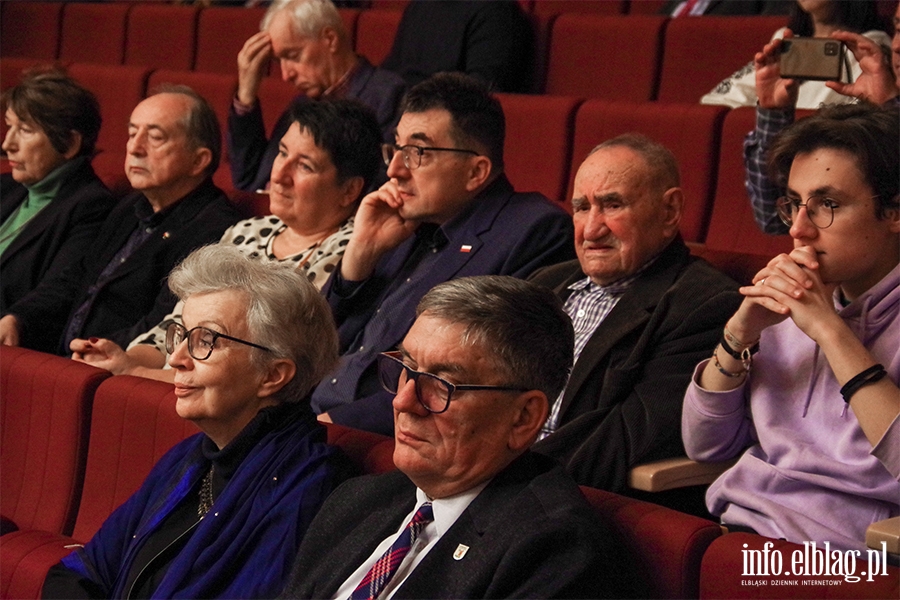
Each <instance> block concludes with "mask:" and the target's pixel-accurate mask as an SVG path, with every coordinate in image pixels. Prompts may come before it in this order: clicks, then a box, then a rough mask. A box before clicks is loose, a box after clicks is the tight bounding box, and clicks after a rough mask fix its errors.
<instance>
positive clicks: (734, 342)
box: [722, 327, 759, 348]
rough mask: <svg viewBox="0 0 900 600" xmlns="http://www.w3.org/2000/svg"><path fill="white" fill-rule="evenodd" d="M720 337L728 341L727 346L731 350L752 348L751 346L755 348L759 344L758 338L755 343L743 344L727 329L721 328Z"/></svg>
mask: <svg viewBox="0 0 900 600" xmlns="http://www.w3.org/2000/svg"><path fill="white" fill-rule="evenodd" d="M722 337H724V338H725V339H726V340H728V344H729V346H730V347H731V348H747V347H752V346H756V345H757V344H759V338H756V341H753V342H750V343H749V344H745V343H744V342H742V341H741V340H739V339H737V337H736V336H735V335H734V334H733V333H731V332H730V331H728V328H727V327H725V328H723V330H722Z"/></svg>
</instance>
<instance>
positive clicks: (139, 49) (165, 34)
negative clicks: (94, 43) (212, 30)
mask: <svg viewBox="0 0 900 600" xmlns="http://www.w3.org/2000/svg"><path fill="white" fill-rule="evenodd" d="M199 13H200V10H199V7H198V6H177V5H171V4H163V3H161V2H148V3H140V4H136V5H135V6H133V7H132V8H131V10H130V11H129V12H128V30H127V32H128V34H127V36H126V38H125V64H126V65H142V66H149V67H156V68H158V69H180V70H183V71H188V70H190V69H193V68H194V45H195V42H196V38H197V17H198V15H199ZM236 56H237V55H235V57H236ZM235 68H237V67H235Z"/></svg>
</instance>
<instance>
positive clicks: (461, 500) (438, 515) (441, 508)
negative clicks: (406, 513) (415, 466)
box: [413, 479, 490, 536]
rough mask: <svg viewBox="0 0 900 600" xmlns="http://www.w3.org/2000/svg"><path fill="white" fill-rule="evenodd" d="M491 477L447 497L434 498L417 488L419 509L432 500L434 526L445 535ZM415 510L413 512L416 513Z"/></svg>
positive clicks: (439, 532)
mask: <svg viewBox="0 0 900 600" xmlns="http://www.w3.org/2000/svg"><path fill="white" fill-rule="evenodd" d="M488 483H490V479H489V480H487V481H485V482H484V483H480V484H478V485H476V486H475V487H473V488H471V489H469V490H466V491H465V492H461V493H459V494H456V495H453V496H448V497H447V498H438V499H436V500H432V499H431V498H429V497H428V495H427V494H426V493H425V492H423V491H422V490H421V489H419V488H416V508H415V510H418V509H419V507H420V506H422V504H424V503H425V502H431V509H432V512H433V513H434V526H435V527H436V528H437V532H438V535H439V536H442V535H444V534H445V533H446V532H447V530H448V529H450V528H451V527H452V526H453V524H454V523H455V522H456V520H457V519H458V518H459V516H460V515H461V514H463V512H464V511H465V510H466V509H467V508H468V507H469V504H471V503H472V500H474V499H475V498H477V497H478V494H480V493H481V491H482V490H483V489H484V488H485V487H487V484H488ZM415 510H414V511H413V513H414V514H415Z"/></svg>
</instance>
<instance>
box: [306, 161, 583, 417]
mask: <svg viewBox="0 0 900 600" xmlns="http://www.w3.org/2000/svg"><path fill="white" fill-rule="evenodd" d="M441 231H442V232H443V233H444V235H445V236H446V238H447V240H448V241H447V243H446V244H445V245H443V246H442V247H441V248H440V249H439V250H437V251H436V252H435V253H433V254H432V253H430V252H429V253H428V254H427V256H425V257H423V258H421V259H419V258H415V257H412V256H411V254H412V253H413V252H414V250H415V246H416V242H417V237H418V236H412V237H411V238H410V239H408V240H406V241H405V242H403V243H402V244H400V245H399V246H397V248H395V249H394V250H392V251H390V252H389V253H388V254H386V255H385V256H384V257H382V259H381V260H380V261H379V263H378V265H377V266H376V267H375V271H374V272H373V273H372V275H371V276H370V277H369V278H368V279H367V280H366V281H365V282H364V283H363V284H362V285H361V286H359V287H358V288H357V289H355V290H354V291H353V292H352V293H351V294H349V295H342V294H341V293H339V292H338V291H337V290H336V289H335V288H336V287H337V286H335V285H334V279H335V276H334V275H332V278H331V279H330V280H329V281H328V283H326V284H325V287H324V288H322V293H323V294H324V295H325V297H326V299H327V300H328V302H329V304H331V308H332V312H333V313H334V316H335V321H336V322H337V324H338V333H339V334H340V342H341V352H342V354H343V355H342V356H341V362H340V364H339V365H338V367H337V369H336V370H335V371H334V372H333V373H331V374H330V375H329V376H327V377H326V378H325V379H323V380H322V383H320V384H319V385H318V387H316V389H315V390H314V391H313V396H312V407H313V410H315V411H316V412H320V413H321V412H328V414H329V416H331V418H332V420H334V422H335V423H341V424H342V425H348V426H350V427H356V428H359V429H366V430H369V431H374V432H376V433H384V434H387V435H391V434H392V432H393V411H392V409H391V399H392V398H393V395H392V394H388V393H387V392H385V391H384V390H382V389H381V384H380V383H379V382H378V376H377V373H376V368H375V362H376V359H377V358H378V353H379V352H384V351H386V350H392V349H394V348H395V347H396V346H397V344H398V343H400V342H401V341H402V340H403V336H405V335H406V332H407V331H409V328H410V327H412V324H413V322H414V321H415V319H416V305H417V304H418V303H419V300H420V299H421V298H422V296H424V295H425V293H426V292H428V290H430V289H431V288H433V287H434V286H436V285H437V284H439V283H443V282H445V281H449V280H451V279H456V278H458V277H469V276H473V275H511V276H513V277H522V278H524V277H527V276H528V275H530V274H531V273H532V272H533V271H534V270H536V269H537V268H539V267H543V266H546V265H552V264H554V263H557V262H562V261H565V260H569V259H570V258H574V256H575V245H574V242H573V236H574V233H573V228H572V218H571V217H570V216H569V215H567V214H566V213H565V212H564V211H563V210H562V209H561V208H559V207H558V206H555V205H553V204H552V203H550V201H548V200H547V199H546V198H544V197H543V196H541V195H540V194H534V193H532V194H519V193H516V192H514V191H513V188H512V185H510V183H509V181H508V180H507V179H506V177H505V176H501V177H500V178H499V179H497V180H496V181H494V182H493V183H491V184H490V185H489V186H488V187H487V188H485V189H484V190H483V191H482V192H481V193H480V194H479V195H478V196H477V197H475V199H474V200H472V202H471V204H470V205H469V207H468V208H466V209H465V210H464V211H463V213H462V214H460V215H457V217H455V218H454V219H453V220H451V221H450V222H448V223H446V224H444V225H443V226H442V227H441ZM335 273H336V274H337V273H339V270H338V269H335ZM342 291H343V290H342Z"/></svg>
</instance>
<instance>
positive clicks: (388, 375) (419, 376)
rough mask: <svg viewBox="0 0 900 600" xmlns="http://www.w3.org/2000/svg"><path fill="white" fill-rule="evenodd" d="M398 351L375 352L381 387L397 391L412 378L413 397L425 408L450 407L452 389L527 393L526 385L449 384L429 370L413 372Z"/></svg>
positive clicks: (436, 410)
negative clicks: (522, 386) (414, 388)
mask: <svg viewBox="0 0 900 600" xmlns="http://www.w3.org/2000/svg"><path fill="white" fill-rule="evenodd" d="M401 356H402V355H401V354H400V353H399V352H382V353H381V354H380V355H378V374H379V376H380V378H381V387H383V388H384V389H385V390H386V391H388V392H390V393H392V394H396V393H397V390H399V389H400V388H402V387H403V386H404V385H406V382H407V381H409V380H410V379H412V380H413V381H414V382H415V383H416V398H417V399H418V400H419V404H421V405H422V406H424V407H425V410H427V411H428V412H433V413H442V412H444V411H446V410H447V409H448V408H450V398H451V396H453V392H457V391H458V392H476V391H479V390H494V391H498V392H527V391H528V389H527V388H521V387H509V386H504V385H457V384H454V383H450V382H449V381H447V380H446V379H442V378H440V377H438V376H437V375H432V374H431V373H424V372H422V371H414V370H412V369H410V368H409V367H407V366H406V365H405V364H403V361H402V360H401Z"/></svg>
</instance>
